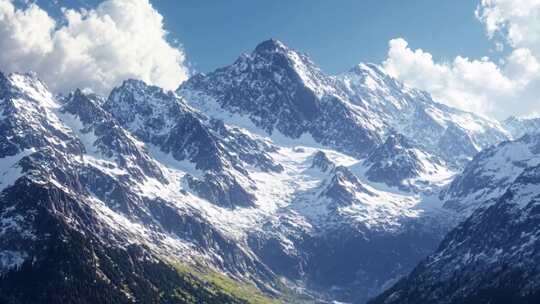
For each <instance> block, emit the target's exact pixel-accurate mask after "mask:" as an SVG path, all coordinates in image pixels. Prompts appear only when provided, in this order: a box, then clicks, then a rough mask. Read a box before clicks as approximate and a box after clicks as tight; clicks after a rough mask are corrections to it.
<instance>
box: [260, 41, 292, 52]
mask: <svg viewBox="0 0 540 304" xmlns="http://www.w3.org/2000/svg"><path fill="white" fill-rule="evenodd" d="M288 49H289V48H288V47H287V46H286V45H285V44H284V43H283V42H281V41H279V40H277V39H274V38H271V39H268V40H265V41H263V42H261V43H259V44H258V45H257V47H255V52H256V53H261V52H265V53H266V52H279V51H281V52H283V51H286V50H288Z"/></svg>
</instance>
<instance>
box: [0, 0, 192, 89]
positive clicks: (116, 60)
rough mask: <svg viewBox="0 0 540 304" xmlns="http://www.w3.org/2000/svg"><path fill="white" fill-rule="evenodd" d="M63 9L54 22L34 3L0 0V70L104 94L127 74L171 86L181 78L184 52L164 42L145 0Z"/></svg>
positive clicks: (158, 18) (184, 73)
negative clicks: (20, 5)
mask: <svg viewBox="0 0 540 304" xmlns="http://www.w3.org/2000/svg"><path fill="white" fill-rule="evenodd" d="M63 13H64V20H61V21H57V20H54V19H53V18H51V17H50V16H49V15H48V14H47V12H46V11H44V10H43V9H41V8H40V7H39V6H37V5H36V4H29V5H27V6H26V7H24V8H17V7H16V6H15V5H14V4H13V3H12V1H11V0H0V45H2V52H0V69H1V70H3V71H5V72H26V71H30V70H31V71H34V72H36V73H37V74H38V75H39V76H40V78H42V79H43V80H45V81H46V82H47V83H48V84H49V86H51V88H52V89H53V90H55V91H57V92H67V91H69V90H72V89H75V88H89V89H91V90H93V91H95V92H98V93H101V94H107V93H108V92H109V91H110V89H111V88H112V87H114V86H116V85H117V84H119V83H120V82H121V81H123V80H124V79H127V78H137V79H142V80H144V81H146V82H148V83H151V84H155V85H158V86H161V87H164V88H166V89H174V88H176V87H177V86H178V85H179V84H180V83H181V82H182V81H183V80H185V79H186V78H187V75H188V71H187V68H186V67H185V65H184V61H185V57H184V53H183V52H182V50H180V49H179V48H178V47H175V46H173V45H171V44H170V43H169V42H168V41H167V39H166V35H167V32H166V31H165V30H164V28H163V17H162V16H161V15H160V14H159V13H158V12H157V11H156V10H155V9H154V8H153V7H152V5H151V4H150V2H149V1H148V0H106V1H104V2H102V3H101V4H100V5H99V6H98V7H97V8H95V9H92V10H64V11H63Z"/></svg>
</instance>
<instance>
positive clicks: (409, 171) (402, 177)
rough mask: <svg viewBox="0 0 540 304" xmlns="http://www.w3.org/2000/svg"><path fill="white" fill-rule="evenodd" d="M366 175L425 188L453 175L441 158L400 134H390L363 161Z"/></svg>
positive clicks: (392, 183) (390, 183) (374, 179)
mask: <svg viewBox="0 0 540 304" xmlns="http://www.w3.org/2000/svg"><path fill="white" fill-rule="evenodd" d="M363 166H364V167H365V173H364V174H365V176H366V177H367V178H368V179H369V180H370V181H372V182H376V183H385V184H386V185H388V186H392V187H397V188H399V189H401V190H404V191H407V190H413V191H423V192H426V191H427V190H429V189H426V187H429V186H430V185H435V186H436V185H440V184H444V183H447V182H448V180H449V179H451V178H452V177H453V176H454V172H452V171H451V170H449V169H448V165H447V164H446V163H445V162H444V161H443V160H442V159H440V158H438V157H436V156H433V155H430V154H429V153H427V152H425V151H423V150H422V149H421V148H419V147H415V146H414V145H413V144H411V143H410V142H409V140H408V139H407V138H406V137H404V136H403V135H401V134H390V135H389V136H388V137H387V139H386V141H385V143H384V144H382V145H380V146H379V147H377V148H375V149H373V150H372V151H371V152H370V153H369V155H368V156H367V158H366V160H365V161H364V163H363Z"/></svg>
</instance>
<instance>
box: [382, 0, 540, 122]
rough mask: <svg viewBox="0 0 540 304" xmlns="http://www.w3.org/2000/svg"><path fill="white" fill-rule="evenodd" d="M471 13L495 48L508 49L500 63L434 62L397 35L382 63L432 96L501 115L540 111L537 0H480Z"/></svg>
mask: <svg viewBox="0 0 540 304" xmlns="http://www.w3.org/2000/svg"><path fill="white" fill-rule="evenodd" d="M476 15H477V17H478V19H479V20H480V21H481V22H482V23H483V24H484V26H485V28H486V33H487V37H488V38H489V39H492V40H493V41H494V43H495V46H496V48H497V49H499V50H500V49H502V45H503V43H504V44H506V45H507V46H509V47H510V48H511V51H510V53H509V54H508V55H507V56H506V57H505V58H504V60H501V61H499V62H493V61H492V60H490V59H489V58H487V57H484V58H480V59H469V58H466V57H462V56H458V57H456V58H455V59H454V60H453V61H451V62H436V61H435V60H434V59H433V57H432V55H431V54H430V53H428V52H426V51H423V50H421V49H415V50H413V49H411V48H410V47H409V46H408V43H407V41H405V40H404V39H402V38H398V39H393V40H391V41H390V43H389V51H388V58H387V59H386V60H385V61H384V63H383V66H384V68H385V69H386V70H387V71H388V72H389V73H390V74H391V75H393V76H395V77H397V78H398V79H400V80H402V81H403V82H405V83H407V84H409V85H411V86H414V87H418V88H421V89H424V90H426V91H428V92H430V93H431V94H432V95H433V96H434V97H435V99H437V100H439V101H442V102H444V103H446V104H449V105H452V106H456V107H459V108H462V109H465V110H469V111H473V112H477V113H481V114H485V115H488V116H492V117H495V118H499V119H503V118H506V117H507V116H508V115H510V114H513V115H519V116H530V115H535V114H536V115H539V114H540V98H539V97H540V64H539V61H540V60H539V58H540V0H482V2H481V4H480V5H479V7H478V9H477V11H476Z"/></svg>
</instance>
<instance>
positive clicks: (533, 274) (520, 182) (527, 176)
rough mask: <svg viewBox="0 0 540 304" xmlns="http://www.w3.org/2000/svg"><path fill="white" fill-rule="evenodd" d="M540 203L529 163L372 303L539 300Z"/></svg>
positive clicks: (537, 171)
mask: <svg viewBox="0 0 540 304" xmlns="http://www.w3.org/2000/svg"><path fill="white" fill-rule="evenodd" d="M537 143H538V142H537ZM506 149H508V146H503V147H501V150H506ZM511 176H514V174H513V173H512V174H511ZM539 203H540V166H538V165H532V166H527V167H525V168H523V170H521V172H520V173H518V174H517V177H515V178H514V179H513V181H511V182H510V183H509V184H508V185H507V187H506V191H504V192H502V194H501V195H499V196H498V197H497V198H495V199H494V201H493V203H492V204H490V205H489V207H486V208H482V209H479V210H478V211H476V212H474V213H473V214H472V215H471V216H470V217H469V218H468V219H467V220H466V221H464V222H463V223H462V224H460V225H459V226H458V227H457V228H456V229H454V230H453V231H452V232H450V233H449V234H448V235H447V236H446V237H445V239H444V241H443V242H442V243H441V245H440V247H439V249H438V250H437V251H436V252H435V253H434V254H432V255H431V256H430V257H429V258H427V259H426V260H424V261H423V262H422V263H420V265H418V266H417V267H416V268H415V270H414V271H413V272H412V273H411V274H410V275H409V276H408V277H406V278H405V279H403V280H402V281H400V282H399V283H397V284H396V285H395V286H394V287H392V288H391V289H389V290H387V291H386V292H384V294H383V295H381V296H379V297H378V298H377V299H375V300H373V301H372V302H370V303H388V304H390V303H400V304H402V303H501V304H502V303H537V302H538V301H539V300H540V270H539V269H538V259H539V258H540V255H539V250H538V249H539V248H540V241H539V235H540V228H539V227H540V222H539V216H538V215H539V210H540V208H539Z"/></svg>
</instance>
